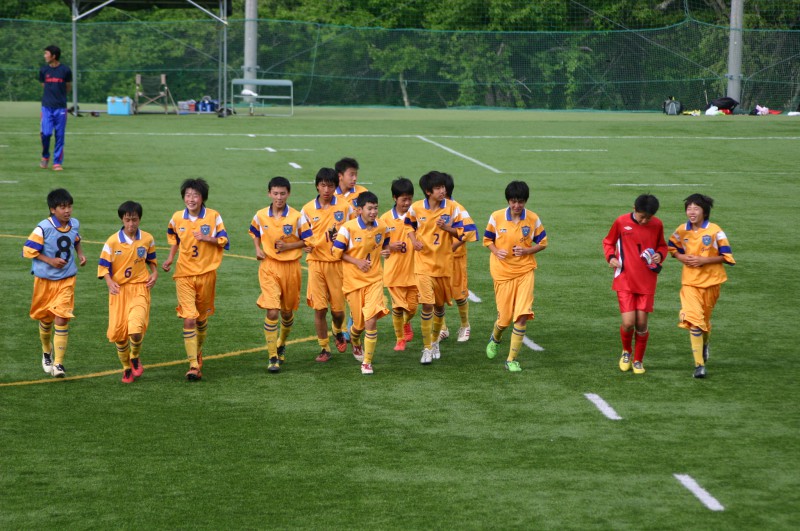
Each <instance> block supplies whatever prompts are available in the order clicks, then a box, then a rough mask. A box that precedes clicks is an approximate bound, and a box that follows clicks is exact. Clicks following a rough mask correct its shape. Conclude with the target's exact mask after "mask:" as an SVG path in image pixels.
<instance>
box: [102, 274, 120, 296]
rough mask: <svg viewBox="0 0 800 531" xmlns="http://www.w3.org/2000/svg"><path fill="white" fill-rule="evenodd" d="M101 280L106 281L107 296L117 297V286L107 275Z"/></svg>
mask: <svg viewBox="0 0 800 531" xmlns="http://www.w3.org/2000/svg"><path fill="white" fill-rule="evenodd" d="M103 280H105V281H106V285H107V286H108V294H109V295H119V284H117V283H116V282H115V281H114V279H113V278H111V275H110V274H109V273H106V274H105V275H103Z"/></svg>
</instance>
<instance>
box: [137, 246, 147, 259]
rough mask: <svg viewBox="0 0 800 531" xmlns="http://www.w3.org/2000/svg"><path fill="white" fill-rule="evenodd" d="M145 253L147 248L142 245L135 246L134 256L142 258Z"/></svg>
mask: <svg viewBox="0 0 800 531" xmlns="http://www.w3.org/2000/svg"><path fill="white" fill-rule="evenodd" d="M146 255H147V249H145V248H144V247H137V248H136V256H138V257H139V258H144V257H145V256H146Z"/></svg>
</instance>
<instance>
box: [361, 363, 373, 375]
mask: <svg viewBox="0 0 800 531" xmlns="http://www.w3.org/2000/svg"><path fill="white" fill-rule="evenodd" d="M361 374H372V364H371V363H362V364H361Z"/></svg>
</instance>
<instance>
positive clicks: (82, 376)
mask: <svg viewBox="0 0 800 531" xmlns="http://www.w3.org/2000/svg"><path fill="white" fill-rule="evenodd" d="M316 339H317V336H309V337H304V338H302V339H292V340H291V341H287V342H286V344H287V345H295V344H297V343H305V342H307V341H312V340H316ZM264 350H267V347H256V348H248V349H245V350H235V351H233V352H225V353H223V354H213V355H211V356H203V362H206V361H208V360H220V359H222V358H233V357H235V356H241V355H242V354H252V353H253V352H262V351H264ZM185 363H186V360H185V359H182V360H173V361H165V362H163V363H148V364H147V365H145V368H147V369H157V368H159V367H173V366H175V365H184V364H185ZM121 372H122V369H119V370H115V371H102V372H93V373H91V374H79V375H78V376H67V377H65V378H46V379H42V380H27V381H22V382H8V383H0V387H15V386H20V385H37V384H47V383H53V382H67V381H70V380H85V379H87V378H100V377H102V376H112V375H114V374H120V373H121Z"/></svg>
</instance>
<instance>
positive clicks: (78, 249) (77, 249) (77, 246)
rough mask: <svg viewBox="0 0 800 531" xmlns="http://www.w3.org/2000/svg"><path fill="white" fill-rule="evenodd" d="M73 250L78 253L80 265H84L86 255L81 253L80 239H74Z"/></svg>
mask: <svg viewBox="0 0 800 531" xmlns="http://www.w3.org/2000/svg"><path fill="white" fill-rule="evenodd" d="M75 252H76V253H77V254H78V263H79V264H80V266H81V267H83V266H85V265H86V255H85V254H83V246H82V245H81V241H80V240H75Z"/></svg>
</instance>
